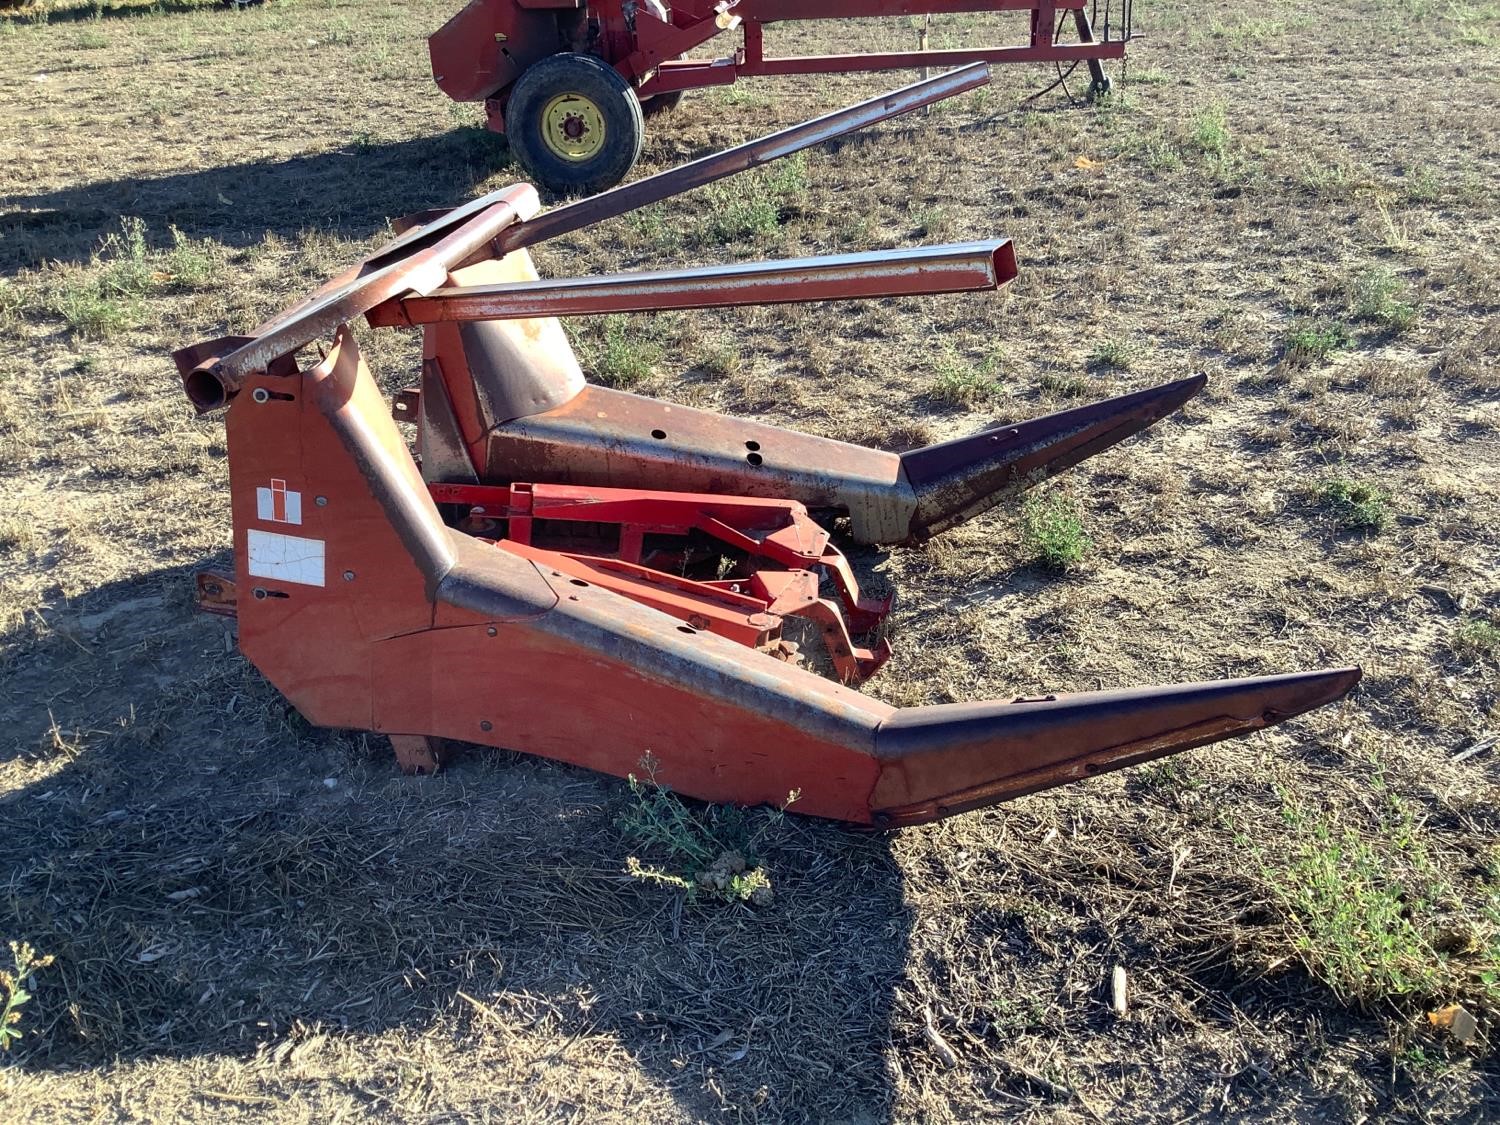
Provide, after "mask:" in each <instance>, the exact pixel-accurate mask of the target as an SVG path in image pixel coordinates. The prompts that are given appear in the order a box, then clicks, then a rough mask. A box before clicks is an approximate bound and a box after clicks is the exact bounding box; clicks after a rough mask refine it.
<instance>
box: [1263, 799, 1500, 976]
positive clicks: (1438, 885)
mask: <svg viewBox="0 0 1500 1125" xmlns="http://www.w3.org/2000/svg"><path fill="white" fill-rule="evenodd" d="M1377 784H1378V783H1377ZM1282 816H1283V819H1284V820H1285V821H1286V823H1287V826H1288V828H1289V829H1290V830H1291V832H1292V833H1293V849H1292V852H1291V854H1290V857H1289V859H1288V861H1287V862H1285V863H1284V865H1281V866H1278V867H1276V868H1274V869H1268V870H1266V871H1265V875H1266V877H1267V879H1268V881H1269V882H1270V883H1271V885H1272V887H1273V888H1274V889H1275V891H1276V893H1277V895H1278V896H1279V897H1280V899H1281V901H1282V903H1283V905H1284V906H1285V907H1286V908H1287V909H1288V912H1289V921H1290V923H1291V926H1292V931H1293V940H1294V942H1295V944H1296V947H1297V951H1298V954H1299V956H1300V957H1301V959H1302V961H1303V962H1304V964H1306V966H1307V968H1308V970H1309V971H1310V972H1311V973H1312V974H1313V975H1314V976H1315V977H1317V978H1318V979H1319V980H1321V981H1323V983H1324V984H1326V985H1327V986H1328V987H1329V988H1331V989H1332V990H1333V991H1334V992H1335V993H1336V994H1337V995H1338V996H1339V997H1340V998H1341V999H1343V1000H1344V1001H1345V1002H1347V1003H1354V1004H1359V1005H1362V1006H1370V1005H1373V1004H1377V1003H1382V1002H1389V1001H1393V1000H1401V999H1403V998H1411V999H1414V1000H1417V1001H1421V1002H1424V1003H1425V1002H1432V1001H1436V1000H1439V999H1441V1000H1453V999H1462V1000H1466V1001H1471V1002H1476V1003H1478V1004H1480V1005H1489V1004H1494V1003H1496V1002H1497V1001H1500V963H1497V958H1500V939H1497V931H1496V930H1495V928H1494V923H1495V921H1496V920H1497V919H1500V906H1497V905H1496V902H1495V900H1494V894H1493V891H1494V888H1493V887H1492V886H1491V887H1483V886H1476V887H1473V888H1471V889H1472V891H1473V892H1474V893H1473V894H1471V895H1466V894H1465V893H1464V892H1463V891H1462V890H1460V889H1459V888H1458V887H1456V886H1455V885H1453V884H1452V883H1450V882H1449V880H1448V879H1447V878H1446V877H1445V876H1444V875H1443V874H1442V871H1441V869H1440V867H1439V865H1438V864H1437V862H1436V861H1435V859H1434V858H1433V856H1432V854H1431V852H1430V851H1429V847H1428V843H1427V839H1428V838H1427V835H1426V833H1425V832H1424V831H1422V829H1421V827H1420V825H1418V824H1417V823H1416V821H1415V820H1414V818H1413V817H1412V815H1411V813H1410V811H1409V810H1408V809H1407V807H1406V806H1405V804H1404V803H1403V802H1401V801H1399V800H1398V799H1397V798H1395V797H1394V796H1388V797H1387V801H1386V805H1385V808H1384V810H1383V811H1382V821H1383V823H1382V825H1381V828H1380V831H1379V833H1378V834H1376V835H1375V836H1374V837H1372V838H1367V837H1366V836H1364V835H1361V834H1360V833H1359V832H1358V831H1356V830H1355V829H1353V828H1352V827H1349V826H1347V825H1341V824H1338V823H1336V822H1334V821H1333V820H1332V819H1331V818H1330V817H1328V816H1326V815H1324V814H1321V813H1316V812H1313V811H1311V810H1308V809H1307V808H1305V807H1303V806H1302V805H1301V804H1300V803H1299V802H1298V801H1297V800H1296V799H1295V798H1292V797H1290V796H1289V795H1286V794H1283V797H1282ZM1476 896H1477V897H1476Z"/></svg>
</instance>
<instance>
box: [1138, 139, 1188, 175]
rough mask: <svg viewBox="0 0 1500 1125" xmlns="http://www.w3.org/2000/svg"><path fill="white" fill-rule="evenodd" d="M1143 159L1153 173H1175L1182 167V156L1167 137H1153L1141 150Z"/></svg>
mask: <svg viewBox="0 0 1500 1125" xmlns="http://www.w3.org/2000/svg"><path fill="white" fill-rule="evenodd" d="M1141 158H1142V159H1143V160H1144V161H1145V162H1146V167H1147V168H1150V169H1151V170H1152V171H1153V172H1175V171H1177V169H1179V168H1181V167H1182V154H1181V153H1180V152H1178V151H1177V146H1176V145H1175V144H1173V143H1172V142H1171V141H1170V140H1168V139H1167V138H1166V137H1160V136H1158V137H1152V138H1150V139H1148V140H1147V141H1146V143H1145V145H1144V146H1143V147H1142V148H1141Z"/></svg>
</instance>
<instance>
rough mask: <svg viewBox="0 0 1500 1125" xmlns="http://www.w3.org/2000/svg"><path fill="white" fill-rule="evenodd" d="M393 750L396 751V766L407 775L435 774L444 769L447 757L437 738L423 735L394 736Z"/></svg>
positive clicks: (392, 736)
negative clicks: (444, 761)
mask: <svg viewBox="0 0 1500 1125" xmlns="http://www.w3.org/2000/svg"><path fill="white" fill-rule="evenodd" d="M390 739H391V749H393V750H394V751H396V764H397V765H399V766H400V767H401V772H402V773H406V774H434V773H437V771H438V770H439V769H441V768H442V765H443V759H444V758H445V757H446V755H445V754H444V753H443V752H442V750H441V749H440V748H439V746H438V741H437V739H435V738H428V737H427V736H426V735H423V734H393V735H391V736H390Z"/></svg>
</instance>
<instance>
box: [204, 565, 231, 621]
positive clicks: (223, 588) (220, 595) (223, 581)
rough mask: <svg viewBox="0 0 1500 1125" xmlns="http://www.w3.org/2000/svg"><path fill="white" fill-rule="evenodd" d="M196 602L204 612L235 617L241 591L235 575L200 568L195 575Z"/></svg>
mask: <svg viewBox="0 0 1500 1125" xmlns="http://www.w3.org/2000/svg"><path fill="white" fill-rule="evenodd" d="M193 585H194V587H195V588H196V595H197V597H196V604H197V606H198V608H199V609H200V610H201V611H203V612H204V613H213V614H217V615H219V616H220V617H234V616H235V615H236V614H237V613H238V602H239V591H238V587H237V586H236V583H235V580H234V575H233V574H226V573H224V572H223V571H221V570H200V571H199V572H198V573H197V574H195V575H193Z"/></svg>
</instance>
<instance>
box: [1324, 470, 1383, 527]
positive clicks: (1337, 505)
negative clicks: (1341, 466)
mask: <svg viewBox="0 0 1500 1125" xmlns="http://www.w3.org/2000/svg"><path fill="white" fill-rule="evenodd" d="M1318 501H1319V503H1321V504H1322V505H1323V506H1324V507H1326V508H1329V509H1331V510H1332V511H1333V514H1334V518H1335V519H1337V520H1338V524H1339V526H1340V527H1342V528H1344V529H1345V530H1348V531H1374V532H1380V531H1383V530H1385V527H1386V525H1387V524H1389V523H1390V521H1391V509H1390V497H1389V495H1387V493H1386V492H1385V491H1384V490H1383V489H1381V488H1378V487H1376V486H1375V485H1373V484H1366V483H1364V482H1363V481H1354V480H1349V479H1348V478H1346V477H1332V478H1330V479H1328V480H1325V481H1324V482H1323V483H1322V484H1321V485H1319V486H1318Z"/></svg>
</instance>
